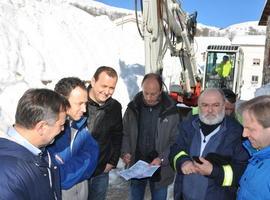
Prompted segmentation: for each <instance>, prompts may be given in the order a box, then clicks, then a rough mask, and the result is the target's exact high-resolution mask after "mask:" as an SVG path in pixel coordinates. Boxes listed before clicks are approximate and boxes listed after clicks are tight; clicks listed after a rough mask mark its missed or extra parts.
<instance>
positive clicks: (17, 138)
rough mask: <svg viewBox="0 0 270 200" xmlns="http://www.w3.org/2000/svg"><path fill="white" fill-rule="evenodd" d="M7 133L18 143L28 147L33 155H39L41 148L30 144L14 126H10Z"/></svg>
mask: <svg viewBox="0 0 270 200" xmlns="http://www.w3.org/2000/svg"><path fill="white" fill-rule="evenodd" d="M7 135H8V136H9V137H11V138H12V139H14V140H15V141H16V142H17V143H18V144H20V145H21V146H23V147H25V148H26V149H28V150H29V151H30V152H32V153H33V154H34V155H39V154H40V153H41V150H40V149H39V148H37V147H35V146H34V145H32V144H31V143H30V142H29V141H28V140H26V139H25V138H24V137H23V136H21V135H20V134H19V133H18V132H17V131H16V129H15V128H14V127H10V128H9V129H8V132H7Z"/></svg>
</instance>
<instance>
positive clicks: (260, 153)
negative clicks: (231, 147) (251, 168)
mask: <svg viewBox="0 0 270 200" xmlns="http://www.w3.org/2000/svg"><path fill="white" fill-rule="evenodd" d="M243 145H244V147H245V148H246V149H247V151H248V153H249V155H250V156H252V157H253V159H254V158H256V159H258V160H264V159H268V158H270V146H268V147H265V148H263V149H260V150H257V149H255V148H254V147H252V145H251V143H250V141H249V140H248V139H247V140H245V141H244V142H243Z"/></svg>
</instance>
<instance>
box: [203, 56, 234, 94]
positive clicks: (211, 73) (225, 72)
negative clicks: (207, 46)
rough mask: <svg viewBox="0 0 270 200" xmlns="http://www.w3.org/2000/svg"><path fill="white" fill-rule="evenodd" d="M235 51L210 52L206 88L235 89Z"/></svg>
mask: <svg viewBox="0 0 270 200" xmlns="http://www.w3.org/2000/svg"><path fill="white" fill-rule="evenodd" d="M235 57H236V54H235V53H224V52H222V53H221V52H208V54H207V63H206V69H205V88H228V89H231V90H232V89H233V77H234V69H235Z"/></svg>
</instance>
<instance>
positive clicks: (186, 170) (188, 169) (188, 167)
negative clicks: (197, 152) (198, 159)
mask: <svg viewBox="0 0 270 200" xmlns="http://www.w3.org/2000/svg"><path fill="white" fill-rule="evenodd" d="M181 171H182V173H183V174H186V175H188V174H192V173H196V167H195V165H194V164H193V162H192V161H190V160H188V161H185V162H184V163H183V164H182V166H181Z"/></svg>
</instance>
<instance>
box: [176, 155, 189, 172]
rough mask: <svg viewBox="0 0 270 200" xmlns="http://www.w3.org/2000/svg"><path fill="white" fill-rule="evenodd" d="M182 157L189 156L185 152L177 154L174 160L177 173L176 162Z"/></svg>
mask: <svg viewBox="0 0 270 200" xmlns="http://www.w3.org/2000/svg"><path fill="white" fill-rule="evenodd" d="M181 156H187V153H186V152H184V151H180V152H179V153H178V154H176V155H175V156H174V158H173V167H174V170H175V171H176V161H177V159H178V158H180V157H181Z"/></svg>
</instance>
